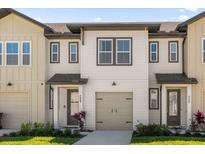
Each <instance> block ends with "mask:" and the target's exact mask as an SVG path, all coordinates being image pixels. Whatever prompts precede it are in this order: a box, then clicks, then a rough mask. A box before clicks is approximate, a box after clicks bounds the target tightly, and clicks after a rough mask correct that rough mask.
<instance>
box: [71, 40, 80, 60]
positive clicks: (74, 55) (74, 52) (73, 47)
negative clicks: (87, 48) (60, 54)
mask: <svg viewBox="0 0 205 154" xmlns="http://www.w3.org/2000/svg"><path fill="white" fill-rule="evenodd" d="M69 63H78V42H70V43H69Z"/></svg>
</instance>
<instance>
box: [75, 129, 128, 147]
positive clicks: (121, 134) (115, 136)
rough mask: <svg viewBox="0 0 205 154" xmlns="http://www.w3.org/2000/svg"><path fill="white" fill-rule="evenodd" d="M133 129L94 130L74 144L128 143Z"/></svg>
mask: <svg viewBox="0 0 205 154" xmlns="http://www.w3.org/2000/svg"><path fill="white" fill-rule="evenodd" d="M131 138H132V131H94V132H92V133H90V134H88V135H87V136H85V137H83V138H82V139H81V140H79V141H78V142H76V143H75V144H74V145H128V144H130V141H131Z"/></svg>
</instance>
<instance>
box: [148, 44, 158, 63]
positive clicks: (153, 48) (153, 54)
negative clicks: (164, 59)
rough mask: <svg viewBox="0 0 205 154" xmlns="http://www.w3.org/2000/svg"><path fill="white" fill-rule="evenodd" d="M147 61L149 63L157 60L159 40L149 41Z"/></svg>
mask: <svg viewBox="0 0 205 154" xmlns="http://www.w3.org/2000/svg"><path fill="white" fill-rule="evenodd" d="M149 62H150V63H158V62H159V42H150V43H149Z"/></svg>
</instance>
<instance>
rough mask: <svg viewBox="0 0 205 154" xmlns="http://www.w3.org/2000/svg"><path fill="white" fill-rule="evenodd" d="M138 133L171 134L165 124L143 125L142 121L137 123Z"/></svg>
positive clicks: (152, 134) (148, 134) (140, 134)
mask: <svg viewBox="0 0 205 154" xmlns="http://www.w3.org/2000/svg"><path fill="white" fill-rule="evenodd" d="M136 135H138V136H156V135H169V130H168V128H167V126H165V125H157V124H149V125H143V124H142V123H140V124H138V125H136Z"/></svg>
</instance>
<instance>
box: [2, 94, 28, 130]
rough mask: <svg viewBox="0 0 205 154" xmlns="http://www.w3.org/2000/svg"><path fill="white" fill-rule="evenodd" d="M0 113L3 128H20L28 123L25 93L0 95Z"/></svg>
mask: <svg viewBox="0 0 205 154" xmlns="http://www.w3.org/2000/svg"><path fill="white" fill-rule="evenodd" d="M0 112H3V117H2V126H3V128H20V126H21V124H22V123H24V122H28V97H27V93H0Z"/></svg>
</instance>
